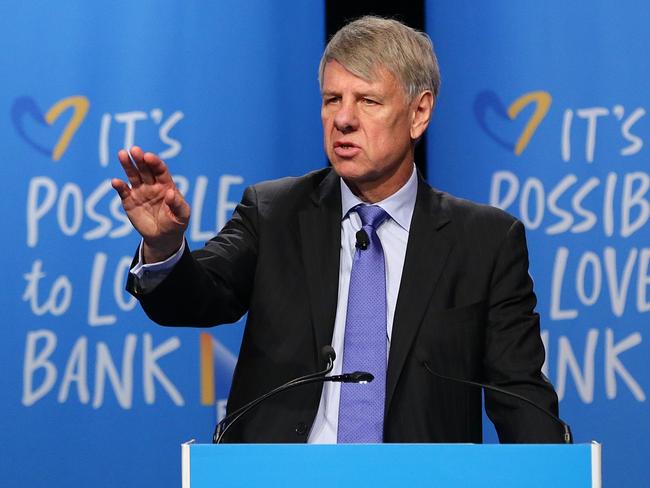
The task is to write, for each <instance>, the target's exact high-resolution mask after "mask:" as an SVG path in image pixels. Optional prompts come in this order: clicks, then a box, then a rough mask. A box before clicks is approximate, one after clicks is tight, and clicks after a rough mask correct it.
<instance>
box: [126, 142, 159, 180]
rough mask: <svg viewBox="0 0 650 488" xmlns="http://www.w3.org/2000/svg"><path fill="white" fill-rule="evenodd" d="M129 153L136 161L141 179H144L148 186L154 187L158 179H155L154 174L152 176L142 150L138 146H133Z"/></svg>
mask: <svg viewBox="0 0 650 488" xmlns="http://www.w3.org/2000/svg"><path fill="white" fill-rule="evenodd" d="M129 152H130V153H131V156H132V157H133V160H134V161H135V165H136V166H137V168H138V171H139V172H140V178H142V182H143V183H144V184H146V185H153V184H154V183H155V181H156V179H155V178H154V177H153V174H151V170H150V169H149V166H147V165H146V164H145V162H144V152H143V151H142V149H140V148H139V147H138V146H133V147H132V148H131V149H130V150H129Z"/></svg>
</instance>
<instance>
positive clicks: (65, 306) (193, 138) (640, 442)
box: [0, 0, 650, 487]
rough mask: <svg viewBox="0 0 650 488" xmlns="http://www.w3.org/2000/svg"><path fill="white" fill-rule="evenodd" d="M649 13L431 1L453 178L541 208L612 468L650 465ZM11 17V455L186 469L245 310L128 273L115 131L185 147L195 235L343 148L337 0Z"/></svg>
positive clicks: (0, 376)
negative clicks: (194, 311) (158, 293)
mask: <svg viewBox="0 0 650 488" xmlns="http://www.w3.org/2000/svg"><path fill="white" fill-rule="evenodd" d="M649 14H650V6H648V5H647V4H646V2H642V1H640V0H639V1H623V2H618V3H617V4H616V5H614V4H613V3H611V2H603V1H597V2H593V1H590V2H587V1H584V2H573V3H569V4H567V3H566V2H562V3H560V2H559V0H549V1H547V2H545V3H543V4H540V3H538V2H507V1H505V0H494V1H492V2H489V5H487V4H486V5H485V6H484V5H481V4H479V3H477V2H470V1H460V0H459V1H456V2H443V1H434V0H430V1H429V2H428V3H427V30H428V31H429V32H430V34H431V35H432V37H433V39H434V42H435V44H436V49H437V52H438V54H439V60H440V64H441V67H442V74H443V87H442V92H441V97H440V100H439V102H438V107H437V110H436V113H435V114H434V120H433V124H432V127H431V128H430V130H429V136H428V137H429V144H428V148H429V155H430V158H429V161H428V164H429V174H430V178H429V179H430V181H431V182H432V183H433V184H434V185H435V186H437V187H439V188H441V189H443V190H446V191H449V192H451V193H455V194H457V195H459V196H464V197H467V198H471V199H474V200H478V201H482V202H486V203H492V204H494V205H498V206H501V207H503V208H505V209H506V210H507V211H509V212H511V213H513V214H514V215H516V216H517V217H519V218H521V219H522V220H523V221H524V223H525V224H526V227H527V230H528V237H529V247H530V254H531V273H532V275H533V277H534V279H535V282H536V287H537V292H538V298H539V311H540V313H541V314H542V321H543V322H542V323H543V329H544V340H545V342H546V345H547V351H548V355H547V364H546V371H547V373H548V375H549V377H550V378H551V380H552V381H553V383H554V384H555V386H556V388H557V390H558V393H559V395H560V397H561V411H562V415H563V417H565V419H566V420H567V421H569V422H570V423H571V424H572V425H573V428H574V433H575V437H576V440H577V441H580V442H584V441H588V440H591V439H596V440H599V441H602V442H603V443H604V476H605V483H606V484H607V485H608V486H642V485H644V482H645V480H646V479H647V478H648V476H649V475H650V470H649V468H648V466H647V463H646V462H645V455H644V453H645V452H646V451H647V450H648V449H649V448H650V445H649V444H650V442H649V441H648V439H647V434H648V432H650V429H649V427H650V425H649V423H650V420H649V419H650V417H649V416H648V408H647V398H646V397H647V392H648V388H649V381H650V378H649V376H650V372H649V368H648V361H647V357H648V352H649V351H648V345H647V342H644V341H643V333H644V329H645V327H646V326H647V324H648V312H649V311H650V248H648V244H647V242H648V229H647V221H648V218H650V204H648V190H649V189H650V178H649V177H648V170H647V168H648V156H647V147H646V146H645V141H646V139H647V138H648V134H649V133H650V123H649V122H648V117H647V115H646V109H645V108H644V107H645V106H647V105H648V102H649V100H648V97H650V95H649V94H648V93H647V90H645V89H644V88H645V84H646V83H645V80H646V79H647V78H648V75H650V60H648V57H647V55H646V52H645V51H646V47H647V46H648V44H649V43H650V33H649V32H648V30H647V27H646V25H645V23H646V19H647V18H648V17H649ZM0 39H1V42H0V46H2V50H0V65H1V66H2V67H3V72H2V76H1V77H0V89H1V93H2V96H0V133H1V134H2V136H3V137H2V141H3V151H2V156H0V158H2V163H3V164H2V173H1V175H2V178H0V192H1V193H0V194H1V195H2V196H3V197H4V201H5V208H6V210H5V214H4V219H3V228H4V229H10V230H11V232H7V234H6V235H5V236H3V239H2V240H1V241H0V242H2V244H0V251H1V252H0V267H1V269H2V273H3V274H2V276H3V280H2V283H3V287H2V293H0V307H1V308H0V310H2V312H3V315H4V320H3V325H4V330H3V334H2V339H3V340H2V341H0V357H1V358H2V363H1V364H2V368H1V370H0V391H1V392H2V395H1V397H0V406H1V407H2V412H3V417H2V432H3V443H2V447H0V479H2V480H3V481H2V484H3V485H7V486H69V485H78V486H97V487H100V486H111V487H113V486H133V485H147V486H177V485H178V483H179V471H180V470H179V453H180V452H179V443H180V442H181V441H183V440H186V439H189V438H191V437H197V438H198V440H199V441H201V442H206V441H208V440H209V436H210V433H211V432H210V431H211V428H212V425H213V423H214V421H215V419H216V416H217V414H218V413H219V412H221V411H223V407H224V400H225V397H226V395H227V392H228V389H229V385H230V375H231V374H232V368H233V365H234V361H235V358H236V354H237V351H238V347H239V340H240V334H241V327H221V328H218V329H211V330H209V331H207V332H209V333H208V334H206V331H201V330H196V329H187V330H184V329H163V328H160V327H158V326H155V325H153V324H152V323H151V322H150V321H149V320H148V319H147V318H146V317H144V315H143V314H142V312H141V311H140V310H139V308H138V307H136V306H135V303H134V301H133V300H132V299H131V298H130V297H129V296H128V295H127V294H126V293H125V292H124V291H123V283H124V279H125V276H126V272H127V268H128V265H129V263H130V260H131V256H132V253H133V251H134V249H135V246H136V244H137V241H138V239H137V236H136V235H135V234H134V232H133V231H132V230H131V228H130V226H129V225H128V223H127V221H126V220H125V217H124V214H123V213H122V211H121V210H120V207H119V204H118V202H117V199H116V197H114V195H113V191H112V190H111V189H110V186H109V180H110V178H111V177H114V176H118V175H120V173H121V170H120V168H119V166H118V164H117V161H116V159H115V153H116V152H117V150H118V149H119V148H121V147H125V146H129V145H131V144H132V143H137V144H139V145H141V146H143V147H145V148H146V149H149V150H153V151H156V152H158V153H160V154H161V155H162V156H163V157H164V158H165V159H166V160H167V161H168V163H169V165H170V167H171V168H172V171H173V173H174V174H175V176H176V179H177V182H178V184H179V185H180V187H181V188H182V189H183V191H184V192H185V194H186V196H187V198H188V200H189V202H190V204H191V205H192V209H193V217H192V223H191V227H190V230H189V231H188V239H189V241H190V245H191V246H192V247H197V246H199V245H201V243H202V242H203V241H204V240H206V239H208V238H209V237H211V236H212V235H213V234H214V233H215V232H216V230H218V229H219V228H220V227H221V225H222V224H223V222H224V221H225V220H226V219H227V217H228V216H229V215H230V212H231V211H232V208H233V206H234V205H235V203H236V202H237V201H238V200H239V198H240V195H241V193H242V191H243V189H244V187H245V186H246V185H248V184H251V183H254V182H257V181H260V180H263V179H268V178H274V177H279V176H284V175H289V174H301V173H304V172H306V171H308V170H311V169H314V168H318V167H321V166H323V164H324V161H325V160H324V156H323V155H322V149H321V135H320V134H321V128H320V120H319V105H320V101H319V95H318V87H317V82H316V69H317V64H318V60H319V57H320V54H321V51H322V47H323V39H324V19H323V5H322V2H320V1H317V2H301V1H299V0H295V1H284V2H265V1H263V0H254V1H248V2H236V1H224V0H220V1H219V2H176V1H163V2H160V1H156V2H145V1H142V2H135V3H134V2H125V1H112V2H92V3H88V2H81V1H75V2H66V3H65V4H53V3H52V2H45V1H43V2H37V1H32V2H29V3H28V2H19V1H11V0H9V1H5V2H2V3H0ZM215 403H216V407H217V408H216V410H217V411H215ZM488 430H489V429H488ZM488 439H490V440H494V435H493V434H492V433H490V432H489V431H488Z"/></svg>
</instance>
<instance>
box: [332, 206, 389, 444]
mask: <svg viewBox="0 0 650 488" xmlns="http://www.w3.org/2000/svg"><path fill="white" fill-rule="evenodd" d="M353 211H356V212H357V213H358V214H359V217H361V223H362V230H363V231H365V232H366V234H367V236H368V240H369V242H368V247H367V249H360V248H357V250H356V252H355V254H354V260H353V263H352V273H351V274H350V291H349V294H348V311H347V318H346V321H345V342H344V349H343V372H344V373H351V372H353V371H367V372H369V373H372V374H373V375H374V377H375V379H374V380H373V381H372V382H371V383H368V384H365V385H359V384H354V383H343V384H341V403H340V405H339V427H338V442H339V443H373V442H382V441H383V431H384V399H385V396H386V271H385V269H386V268H385V263H384V251H383V249H382V247H381V242H380V240H379V237H377V233H376V229H377V228H378V227H379V226H380V225H381V224H382V223H383V222H384V221H385V220H386V219H387V218H388V217H389V215H388V214H387V213H386V212H385V211H384V210H383V209H382V208H381V207H377V206H376V205H371V206H367V205H363V206H358V207H355V208H354V209H353ZM357 242H359V239H358V238H357Z"/></svg>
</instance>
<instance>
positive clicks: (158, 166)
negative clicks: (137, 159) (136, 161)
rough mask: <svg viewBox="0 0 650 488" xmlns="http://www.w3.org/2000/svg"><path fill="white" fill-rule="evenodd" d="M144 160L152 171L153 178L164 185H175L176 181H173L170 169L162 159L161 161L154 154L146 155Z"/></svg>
mask: <svg viewBox="0 0 650 488" xmlns="http://www.w3.org/2000/svg"><path fill="white" fill-rule="evenodd" d="M143 160H144V162H145V164H146V165H147V167H148V168H149V171H151V174H152V176H153V177H154V178H155V180H156V181H157V182H158V183H161V184H163V185H173V184H174V180H173V179H172V175H171V173H170V172H169V168H168V167H167V165H166V164H165V162H164V161H163V160H162V159H160V158H159V157H158V156H156V155H155V154H154V153H145V154H144V156H143Z"/></svg>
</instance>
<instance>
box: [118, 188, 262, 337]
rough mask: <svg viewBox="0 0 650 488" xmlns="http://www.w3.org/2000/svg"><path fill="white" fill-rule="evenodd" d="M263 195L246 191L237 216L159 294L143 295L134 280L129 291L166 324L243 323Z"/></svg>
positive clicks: (186, 259) (186, 258) (185, 258)
mask: <svg viewBox="0 0 650 488" xmlns="http://www.w3.org/2000/svg"><path fill="white" fill-rule="evenodd" d="M257 226H258V208H257V194H256V192H255V189H254V188H253V187H249V188H247V189H246V191H245V192H244V196H243V198H242V201H241V203H240V204H239V205H238V206H237V208H236V209H235V211H234V212H233V216H232V218H231V219H230V221H228V223H227V224H226V225H225V226H224V228H223V229H222V230H221V232H219V234H218V235H217V236H216V237H214V238H213V239H211V240H210V241H208V242H207V244H206V245H205V247H204V248H202V249H200V250H198V251H194V252H192V253H190V251H189V250H188V246H185V252H184V253H183V255H182V257H181V259H180V261H179V262H178V263H177V264H176V265H175V266H174V268H173V269H172V271H171V272H170V273H169V275H168V276H167V277H166V278H165V279H164V280H163V281H162V282H161V283H160V284H159V285H158V286H157V287H156V288H154V289H153V290H151V291H150V292H147V293H142V292H140V291H139V290H138V289H137V284H136V282H135V280H134V279H133V277H132V276H129V279H128V282H127V290H128V291H129V292H130V293H132V294H133V295H134V296H135V297H136V298H137V299H138V300H139V301H140V303H141V305H142V308H143V309H144V311H145V313H146V314H147V315H148V316H149V318H151V319H152V320H153V321H155V322H157V323H159V324H161V325H193V326H211V325H217V324H221V323H231V322H235V321H237V320H238V319H239V318H240V317H241V316H242V315H243V314H244V313H245V312H246V311H247V309H248V305H249V302H250V297H251V293H252V286H253V282H254V273H255V266H256V260H257V254H258V249H257Z"/></svg>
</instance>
